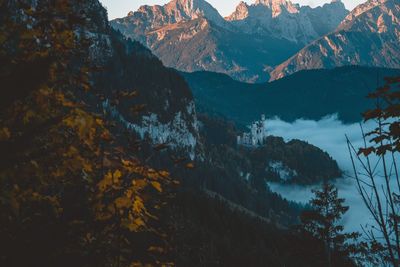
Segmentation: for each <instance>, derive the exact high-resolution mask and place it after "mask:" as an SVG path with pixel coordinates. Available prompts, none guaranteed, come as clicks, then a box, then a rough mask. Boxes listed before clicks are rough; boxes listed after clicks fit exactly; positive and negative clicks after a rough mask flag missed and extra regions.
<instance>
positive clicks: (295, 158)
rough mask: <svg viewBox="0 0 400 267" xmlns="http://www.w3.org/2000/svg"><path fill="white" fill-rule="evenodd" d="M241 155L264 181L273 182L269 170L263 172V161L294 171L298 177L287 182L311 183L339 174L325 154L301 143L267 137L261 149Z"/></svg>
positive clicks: (337, 176)
mask: <svg viewBox="0 0 400 267" xmlns="http://www.w3.org/2000/svg"><path fill="white" fill-rule="evenodd" d="M244 153H246V154H247V155H248V157H249V160H250V161H251V162H252V166H253V167H252V169H253V170H254V171H255V172H256V173H259V174H260V175H261V176H263V177H265V178H266V179H267V180H276V179H274V177H276V174H275V173H274V172H273V171H272V170H267V171H266V162H269V161H279V162H282V163H284V164H285V165H286V166H287V167H289V168H290V169H292V170H296V173H297V175H296V176H295V177H294V178H293V179H291V180H289V181H286V182H288V183H298V184H313V183H318V182H321V181H324V180H329V179H334V178H339V177H340V176H341V174H342V173H341V171H340V169H339V167H338V164H337V162H336V161H335V160H334V159H332V158H331V157H330V156H329V154H328V153H326V152H323V151H322V150H321V149H319V148H318V147H315V146H313V145H310V144H308V143H306V142H303V141H300V140H292V141H289V142H287V143H286V142H285V141H284V140H283V138H281V137H273V136H269V137H268V138H267V139H266V141H265V145H264V146H263V147H260V148H258V149H249V150H245V151H244ZM274 174H275V175H274ZM277 178H279V177H277ZM278 181H280V179H279V180H278ZM281 182H282V181H281ZM283 182H284V181H283Z"/></svg>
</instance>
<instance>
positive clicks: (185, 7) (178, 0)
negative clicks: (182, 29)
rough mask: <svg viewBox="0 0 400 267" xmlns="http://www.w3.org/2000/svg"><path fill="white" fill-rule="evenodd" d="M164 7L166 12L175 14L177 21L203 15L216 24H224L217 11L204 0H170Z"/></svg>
mask: <svg viewBox="0 0 400 267" xmlns="http://www.w3.org/2000/svg"><path fill="white" fill-rule="evenodd" d="M164 9H165V11H166V12H167V13H168V14H170V15H173V16H175V20H176V21H177V22H179V21H182V20H187V19H197V18H199V17H205V18H207V19H209V20H211V21H213V22H215V23H216V24H218V25H221V26H222V25H224V24H225V20H224V19H223V18H222V16H221V15H220V14H219V13H218V11H217V10H216V9H215V8H214V7H213V6H211V5H210V4H209V3H208V2H206V1H205V0H172V1H171V2H169V3H168V4H166V5H165V6H164Z"/></svg>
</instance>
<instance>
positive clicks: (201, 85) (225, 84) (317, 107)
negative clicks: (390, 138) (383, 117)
mask: <svg viewBox="0 0 400 267" xmlns="http://www.w3.org/2000/svg"><path fill="white" fill-rule="evenodd" d="M399 73H400V71H399V70H395V69H380V68H366V67H356V66H351V67H341V68H336V69H333V70H310V71H300V72H298V73H295V74H293V75H291V76H289V77H286V78H283V79H280V80H277V81H274V82H272V83H267V84H247V83H241V82H238V81H235V80H233V79H231V78H230V77H229V76H227V75H224V74H218V73H212V72H195V73H182V74H183V75H184V77H185V78H186V80H187V82H188V83H189V85H190V88H191V89H192V92H193V95H194V98H195V101H196V104H197V106H198V108H199V110H201V111H202V112H206V113H208V114H217V115H219V116H223V117H226V118H228V119H229V120H232V121H234V122H235V123H236V124H238V125H248V124H250V123H251V122H252V121H254V120H255V119H256V118H259V116H260V114H265V115H267V117H274V116H278V117H280V118H281V119H283V120H285V121H293V120H296V119H299V118H306V119H313V120H319V119H321V118H322V117H324V116H326V115H331V114H334V113H337V114H338V115H339V119H341V120H342V121H344V122H359V121H361V120H362V116H361V113H362V112H364V111H365V110H368V109H371V108H373V107H374V101H372V100H368V99H367V98H366V96H367V95H368V93H370V92H372V91H374V89H375V88H376V85H377V79H379V80H380V83H381V84H382V83H383V82H384V79H383V78H384V77H387V76H395V75H396V74H399Z"/></svg>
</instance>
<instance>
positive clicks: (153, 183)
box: [151, 181, 162, 193]
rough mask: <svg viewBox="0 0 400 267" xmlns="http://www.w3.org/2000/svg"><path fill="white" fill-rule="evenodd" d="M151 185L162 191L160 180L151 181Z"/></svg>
mask: <svg viewBox="0 0 400 267" xmlns="http://www.w3.org/2000/svg"><path fill="white" fill-rule="evenodd" d="M151 185H152V186H153V187H154V188H155V189H156V190H157V191H158V192H160V193H161V192H162V188H161V184H160V183H159V182H155V181H153V182H151Z"/></svg>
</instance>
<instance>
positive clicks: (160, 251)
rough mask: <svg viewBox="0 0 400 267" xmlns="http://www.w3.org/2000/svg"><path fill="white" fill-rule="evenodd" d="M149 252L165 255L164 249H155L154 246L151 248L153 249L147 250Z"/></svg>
mask: <svg viewBox="0 0 400 267" xmlns="http://www.w3.org/2000/svg"><path fill="white" fill-rule="evenodd" d="M147 251H149V252H157V253H163V252H164V249H163V248H162V247H154V246H151V247H149V248H148V249H147Z"/></svg>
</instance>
